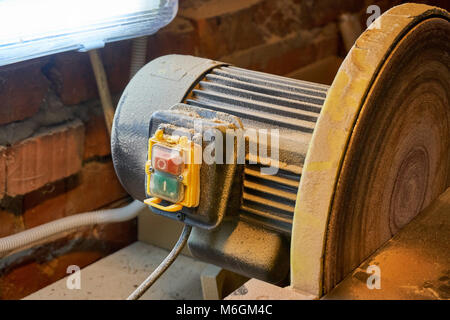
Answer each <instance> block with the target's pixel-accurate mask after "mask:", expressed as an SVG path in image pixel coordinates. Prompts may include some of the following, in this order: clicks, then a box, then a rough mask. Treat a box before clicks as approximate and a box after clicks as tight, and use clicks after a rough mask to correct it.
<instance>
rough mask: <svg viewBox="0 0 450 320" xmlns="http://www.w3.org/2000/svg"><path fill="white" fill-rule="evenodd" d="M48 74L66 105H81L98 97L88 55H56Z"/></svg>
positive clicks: (74, 53) (68, 53) (82, 53)
mask: <svg viewBox="0 0 450 320" xmlns="http://www.w3.org/2000/svg"><path fill="white" fill-rule="evenodd" d="M46 73H47V77H48V78H49V79H50V80H51V82H52V84H53V88H54V90H55V91H56V93H57V94H58V95H59V97H60V98H61V101H62V102H63V103H64V104H65V105H74V104H79V103H81V102H84V101H87V100H90V99H93V98H96V97H97V85H96V83H95V77H94V73H93V71H92V67H91V64H90V60H89V55H88V54H87V53H84V52H66V53H61V54H57V55H54V56H53V60H52V62H51V64H50V65H49V66H48V68H47V71H46Z"/></svg>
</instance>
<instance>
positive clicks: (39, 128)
mask: <svg viewBox="0 0 450 320" xmlns="http://www.w3.org/2000/svg"><path fill="white" fill-rule="evenodd" d="M373 2H374V1H359V0H339V1H336V0H320V1H318V0H315V1H313V0H281V1H274V0H245V1H244V0H228V1H221V0H209V1H207V0H204V1H202V0H180V11H179V14H178V16H177V17H176V18H175V20H174V21H173V22H172V23H171V24H170V25H169V26H167V27H166V28H164V29H162V30H161V31H160V32H158V33H157V34H156V35H153V36H151V37H149V38H148V43H149V48H148V55H147V58H148V60H151V59H153V58H155V57H158V56H161V55H164V54H169V53H181V54H192V55H197V56H203V57H207V58H212V59H218V60H222V61H226V62H230V63H233V64H235V65H238V66H241V67H244V68H251V69H255V70H261V71H266V72H270V73H275V74H281V75H285V74H289V73H292V72H294V71H295V70H297V69H301V68H302V67H304V66H307V65H309V64H311V63H313V62H315V61H318V60H322V59H325V58H327V57H332V56H339V55H341V56H343V55H345V52H343V46H342V41H341V38H340V34H339V30H338V27H337V23H336V22H337V19H338V17H339V16H340V14H342V13H345V12H350V13H355V14H358V15H360V17H361V21H365V19H366V15H365V9H366V7H367V5H368V4H372V3H373ZM428 2H429V3H434V4H436V5H440V6H442V7H444V5H445V4H444V2H445V1H428ZM376 3H377V4H379V5H380V6H381V8H382V9H383V10H386V9H387V8H389V7H391V6H392V5H393V4H398V3H400V1H388V0H381V1H377V2H376ZM130 51H131V42H130V41H122V42H118V43H113V44H109V45H107V46H106V48H104V49H102V50H101V55H102V58H103V61H104V64H105V68H106V72H107V74H108V80H109V85H110V89H111V92H112V94H113V95H114V96H115V98H116V99H117V98H118V97H119V96H120V93H121V91H122V90H123V89H124V87H125V85H126V84H127V82H128V74H129V67H130ZM128 199H129V198H128V195H127V194H126V192H125V191H124V190H123V189H122V187H121V186H120V184H119V182H118V181H117V179H116V177H115V173H114V169H113V166H112V163H111V155H110V147H109V141H108V136H107V132H106V128H105V124H104V120H103V115H102V110H101V106H100V103H99V100H98V92H97V88H96V85H95V80H94V76H93V73H92V69H91V66H90V63H89V59H88V56H87V54H85V53H77V52H68V53H62V54H58V55H53V56H49V57H45V58H41V59H35V60H32V61H28V62H24V63H18V64H14V65H11V66H6V67H0V237H3V236H7V235H10V234H14V233H16V232H20V231H23V230H26V229H28V228H32V227H35V226H38V225H40V224H43V223H46V222H49V221H52V220H55V219H58V218H61V217H65V216H68V215H72V214H76V213H80V212H85V211H89V210H94V209H98V208H103V207H108V206H115V205H117V204H118V202H119V203H122V204H123V203H125V202H126V201H127V200H128ZM135 240H136V221H131V222H126V223H120V224H112V225H105V226H92V227H86V228H83V229H80V230H77V231H76V232H72V233H68V234H64V235H60V236H58V237H55V239H52V241H51V242H49V243H46V244H42V245H37V246H34V247H32V248H28V249H26V250H23V251H21V252H18V253H15V254H13V255H10V256H8V257H6V258H3V259H0V299H15V298H22V297H24V296H26V295H28V294H30V293H32V292H34V291H36V290H38V289H40V288H42V287H44V286H46V285H48V284H50V283H52V282H54V281H56V280H58V279H60V278H61V277H64V276H65V275H66V268H67V266H69V265H72V264H76V265H79V266H80V267H83V266H86V265H88V264H90V263H92V262H94V261H95V260H97V259H99V258H101V257H103V256H105V255H107V254H109V253H111V252H113V251H115V250H117V249H119V248H121V247H123V246H125V245H127V244H129V243H131V242H133V241H135Z"/></svg>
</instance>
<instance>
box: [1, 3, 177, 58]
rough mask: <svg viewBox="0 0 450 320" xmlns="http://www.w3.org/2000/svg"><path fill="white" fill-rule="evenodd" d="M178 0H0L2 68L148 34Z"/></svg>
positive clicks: (167, 19)
mask: <svg viewBox="0 0 450 320" xmlns="http://www.w3.org/2000/svg"><path fill="white" fill-rule="evenodd" d="M177 10H178V0H0V66H2V65H7V64H11V63H15V62H19V61H23V60H28V59H33V58H37V57H41V56H45V55H49V54H54V53H58V52H63V51H71V50H80V51H87V50H91V49H95V48H100V47H103V46H104V44H105V43H107V42H112V41H118V40H124V39H130V38H136V37H141V36H145V35H150V34H153V33H155V32H156V31H158V30H159V29H160V28H161V27H163V26H165V25H167V24H168V23H169V22H170V21H172V19H173V18H174V17H175V15H176V13H177Z"/></svg>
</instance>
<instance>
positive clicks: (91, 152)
mask: <svg viewBox="0 0 450 320" xmlns="http://www.w3.org/2000/svg"><path fill="white" fill-rule="evenodd" d="M85 127H86V131H85V132H86V134H85V141H84V155H83V159H85V160H86V159H91V158H93V157H104V156H108V155H110V154H111V143H110V139H109V135H108V131H107V129H106V124H105V117H104V116H103V114H94V113H92V114H91V116H90V118H89V120H88V121H87V122H86V124H85Z"/></svg>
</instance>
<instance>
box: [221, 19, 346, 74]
mask: <svg viewBox="0 0 450 320" xmlns="http://www.w3.org/2000/svg"><path fill="white" fill-rule="evenodd" d="M338 49H339V35H338V31H337V28H336V25H335V24H330V25H328V26H326V27H325V28H316V29H313V30H310V31H301V32H299V33H295V34H290V35H289V36H287V37H285V38H281V39H276V40H275V41H271V42H269V43H266V44H264V45H261V46H257V47H253V48H251V49H248V50H243V51H238V52H235V53H234V54H232V55H229V56H225V57H221V58H219V60H221V61H225V62H229V63H232V64H234V65H236V66H239V67H243V68H248V69H251V70H259V71H263V72H268V73H273V74H279V75H285V74H288V73H290V72H292V71H294V70H297V69H299V68H301V67H303V66H306V65H308V64H310V63H313V62H315V61H317V60H320V59H323V58H325V57H328V56H335V55H337V53H338Z"/></svg>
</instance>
